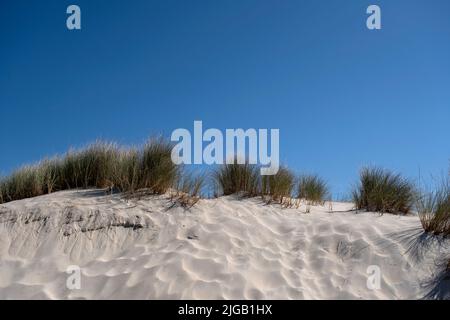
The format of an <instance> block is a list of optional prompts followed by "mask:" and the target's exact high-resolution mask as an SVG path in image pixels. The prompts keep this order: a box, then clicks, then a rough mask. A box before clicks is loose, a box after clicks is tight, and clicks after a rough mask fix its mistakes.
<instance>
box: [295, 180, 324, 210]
mask: <svg viewBox="0 0 450 320" xmlns="http://www.w3.org/2000/svg"><path fill="white" fill-rule="evenodd" d="M329 194H330V192H329V188H328V185H327V183H326V181H325V180H323V179H322V178H321V177H319V176H318V175H315V174H313V175H301V176H300V177H299V179H298V193H297V198H299V199H303V200H305V201H306V202H307V203H308V204H310V205H318V204H320V205H323V204H324V203H325V201H326V200H327V198H328V197H329Z"/></svg>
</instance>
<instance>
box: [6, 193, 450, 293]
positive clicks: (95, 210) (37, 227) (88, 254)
mask: <svg viewBox="0 0 450 320" xmlns="http://www.w3.org/2000/svg"><path fill="white" fill-rule="evenodd" d="M169 205H170V203H169V201H168V199H167V197H166V196H155V197H150V198H147V199H142V200H125V199H124V198H122V197H121V196H120V195H105V194H104V193H103V192H102V191H96V190H87V191H66V192H58V193H55V194H51V195H47V196H42V197H37V198H33V199H26V200H21V201H16V202H11V203H8V204H4V205H1V206H0V298H1V299H23V298H27V299H28V298H30V299H116V298H117V299H119V298H120V299H179V298H184V299H416V298H422V297H424V296H426V295H427V294H428V293H429V291H430V285H429V284H430V280H431V279H432V278H433V276H434V275H436V274H437V272H439V268H438V267H437V266H436V262H437V260H438V257H440V256H442V255H443V254H447V253H448V243H447V242H443V243H433V244H431V245H430V246H429V247H427V250H424V251H423V255H422V256H421V257H420V258H418V257H417V255H416V254H412V253H411V251H408V249H409V248H410V246H411V244H412V242H411V241H412V240H414V239H415V238H416V237H417V235H418V234H420V232H421V231H420V222H419V220H418V218H417V217H415V216H410V217H401V216H393V215H383V216H381V215H379V214H377V213H358V214H355V212H354V211H349V210H350V209H351V208H352V205H351V204H348V203H333V206H332V207H333V210H334V212H330V210H329V209H330V208H329V206H328V205H325V206H323V207H321V206H316V207H312V209H311V213H309V214H305V213H304V212H305V208H304V207H300V208H299V209H281V208H280V207H279V206H278V205H264V204H263V203H262V202H261V200H260V199H256V198H255V199H246V200H239V199H237V198H236V197H234V196H230V197H222V198H219V199H212V200H202V201H201V202H199V203H198V204H197V205H196V206H195V207H193V208H191V209H190V210H184V209H183V208H181V207H174V208H169ZM71 265H77V266H79V267H80V268H81V288H80V289H72V290H71V289H69V288H68V287H67V286H66V281H67V278H68V277H69V275H68V274H67V273H66V271H67V268H68V266H71ZM369 266H377V267H378V268H379V270H380V272H381V273H380V288H379V289H376V288H375V289H374V288H372V289H369V288H368V285H367V280H368V277H369V276H370V274H368V273H367V271H368V268H369Z"/></svg>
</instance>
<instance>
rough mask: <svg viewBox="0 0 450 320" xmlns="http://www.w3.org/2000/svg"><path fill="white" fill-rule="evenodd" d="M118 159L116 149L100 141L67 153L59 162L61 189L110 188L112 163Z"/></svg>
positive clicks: (111, 144)
mask: <svg viewBox="0 0 450 320" xmlns="http://www.w3.org/2000/svg"><path fill="white" fill-rule="evenodd" d="M118 157H119V149H118V147H117V146H116V145H115V144H114V143H108V142H102V141H97V142H95V143H93V144H91V145H89V146H87V147H86V148H84V149H80V150H71V151H69V152H68V153H67V154H66V155H65V157H64V158H63V159H62V162H61V168H60V170H61V171H60V179H61V180H60V183H61V184H63V185H64V186H63V187H62V189H74V188H85V189H87V188H106V187H111V185H112V184H113V181H112V176H113V169H114V163H115V162H116V161H117V159H118Z"/></svg>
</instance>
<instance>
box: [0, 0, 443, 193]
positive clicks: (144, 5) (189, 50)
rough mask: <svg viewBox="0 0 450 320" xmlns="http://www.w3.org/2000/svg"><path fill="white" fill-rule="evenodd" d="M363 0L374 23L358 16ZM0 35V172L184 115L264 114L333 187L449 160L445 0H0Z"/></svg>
mask: <svg viewBox="0 0 450 320" xmlns="http://www.w3.org/2000/svg"><path fill="white" fill-rule="evenodd" d="M70 4H77V5H79V6H80V7H81V11H82V30H81V31H69V30H67V28H66V17H67V15H66V8H67V6H68V5H70ZM370 4H378V5H379V6H380V7H381V10H382V30H379V31H370V30H368V29H367V28H366V18H367V15H366V8H367V7H368V6H369V5H370ZM0 39H1V47H0V48H1V50H0V137H1V139H0V150H1V154H0V173H3V174H8V173H9V172H11V170H13V169H14V168H17V167H19V166H20V165H22V164H24V163H30V162H34V161H37V160H39V159H41V158H42V157H44V156H48V155H53V154H56V153H63V152H64V151H66V150H67V149H68V148H69V147H71V146H81V145H84V144H86V143H88V142H91V141H93V140H95V139H97V138H103V139H110V140H115V141H118V142H119V143H123V144H138V143H141V142H143V141H144V140H145V139H146V137H148V136H149V135H152V134H156V133H163V134H165V135H167V136H169V135H170V133H171V132H172V131H173V130H174V129H176V128H188V129H192V126H193V121H194V120H202V121H203V125H204V127H206V128H219V129H225V128H279V129H280V158H281V161H282V163H284V164H286V165H288V166H289V167H291V168H293V169H294V170H296V171H298V172H316V173H320V174H321V175H322V176H323V177H325V178H326V179H327V180H328V181H329V183H330V185H331V187H332V189H333V191H334V193H335V195H336V196H338V197H339V195H342V194H344V193H345V192H347V191H348V189H349V187H350V186H351V184H352V183H353V182H355V180H356V177H357V173H358V170H359V169H360V168H361V167H362V166H364V165H379V166H382V167H387V168H391V169H393V170H396V171H399V172H402V173H404V174H405V175H406V176H409V177H411V178H417V177H418V175H419V170H420V172H421V174H422V176H429V175H431V174H433V175H439V174H445V173H446V172H447V169H448V166H449V158H450V157H449V156H450V155H449V150H450V125H449V123H450V41H449V40H450V1H448V0H433V1H425V0H422V1H419V0H408V1H406V0H395V1H375V0H371V1H362V0H352V1H338V0H329V1H325V0H323V1H317V0H310V1H303V0H283V1H278V0H239V1H237V0H230V1H223V0H191V1H181V0H178V1H174V0H164V1H162V0H160V1H149V0H146V1H137V0H135V1H112V0H108V1H106V0H89V1H84V0H72V1H62V0H54V1H47V0H46V1H22V0H14V1H13V0H2V1H1V2H0Z"/></svg>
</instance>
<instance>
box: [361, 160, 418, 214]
mask: <svg viewBox="0 0 450 320" xmlns="http://www.w3.org/2000/svg"><path fill="white" fill-rule="evenodd" d="M352 199H353V202H354V203H355V205H356V208H357V209H365V210H367V211H374V212H382V213H392V214H408V213H409V212H410V211H411V208H412V205H413V202H414V199H415V188H414V185H413V184H412V183H411V182H410V181H409V180H408V179H406V178H404V177H402V176H401V175H400V174H394V173H392V172H390V171H388V170H384V169H380V168H364V169H362V170H361V173H360V181H359V184H358V185H357V187H356V188H355V189H354V190H353V191H352Z"/></svg>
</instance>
